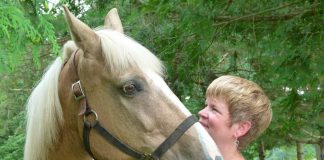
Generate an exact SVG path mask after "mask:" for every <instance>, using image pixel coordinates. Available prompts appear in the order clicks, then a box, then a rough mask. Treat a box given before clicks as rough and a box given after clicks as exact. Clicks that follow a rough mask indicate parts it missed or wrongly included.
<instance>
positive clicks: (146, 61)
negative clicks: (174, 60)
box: [96, 29, 164, 76]
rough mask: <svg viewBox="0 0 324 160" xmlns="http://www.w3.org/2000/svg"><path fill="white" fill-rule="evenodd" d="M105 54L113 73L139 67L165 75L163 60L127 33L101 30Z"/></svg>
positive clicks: (100, 35) (120, 72) (99, 33)
mask: <svg viewBox="0 0 324 160" xmlns="http://www.w3.org/2000/svg"><path fill="white" fill-rule="evenodd" d="M96 33H97V34H98V35H99V37H100V40H101V41H100V42H101V47H102V51H103V56H104V57H105V60H106V64H107V65H108V66H107V68H109V70H110V71H111V72H112V73H113V74H117V75H118V74H122V73H125V72H127V71H129V70H130V69H131V68H134V67H137V68H138V69H140V70H142V71H148V70H150V71H153V72H155V73H157V74H159V75H160V76H162V75H163V70H164V67H163V65H162V63H161V61H160V60H159V59H158V58H157V57H156V56H155V55H154V54H152V53H151V52H150V51H149V50H148V49H146V48H145V47H143V46H142V45H141V44H139V43H137V42H136V41H134V40H133V39H132V38H130V37H127V36H126V35H124V34H122V33H119V32H116V31H112V30H108V29H105V30H99V31H97V32H96Z"/></svg>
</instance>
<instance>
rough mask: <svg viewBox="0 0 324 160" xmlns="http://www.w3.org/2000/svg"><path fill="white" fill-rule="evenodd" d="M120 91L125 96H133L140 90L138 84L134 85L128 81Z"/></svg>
mask: <svg viewBox="0 0 324 160" xmlns="http://www.w3.org/2000/svg"><path fill="white" fill-rule="evenodd" d="M122 90H123V93H124V94H125V95H126V96H133V95H135V94H136V93H137V92H139V91H140V90H141V89H140V85H139V84H136V83H135V82H134V81H129V82H126V83H125V84H124V85H123V88H122Z"/></svg>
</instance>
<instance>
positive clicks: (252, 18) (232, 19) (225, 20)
mask: <svg viewBox="0 0 324 160" xmlns="http://www.w3.org/2000/svg"><path fill="white" fill-rule="evenodd" d="M299 2H300V1H295V2H292V3H288V4H285V5H282V6H279V7H275V8H270V9H267V10H264V11H260V12H257V13H252V14H248V15H244V16H240V17H231V16H218V17H215V21H216V22H219V21H223V22H220V23H216V24H214V26H220V25H224V24H229V23H232V22H237V21H254V22H258V21H278V20H288V19H291V18H293V17H295V16H298V15H301V14H306V13H312V12H313V10H312V9H307V10H303V11H298V12H297V11H295V12H293V13H289V14H285V15H277V16H258V15H260V14H264V13H268V12H273V11H276V10H280V9H283V8H286V7H289V6H292V5H294V4H297V3H299ZM319 4H320V3H316V2H315V3H314V4H312V5H311V7H312V8H313V7H316V6H317V5H319ZM310 15H313V14H310Z"/></svg>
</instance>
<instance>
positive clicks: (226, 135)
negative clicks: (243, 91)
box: [199, 98, 236, 146]
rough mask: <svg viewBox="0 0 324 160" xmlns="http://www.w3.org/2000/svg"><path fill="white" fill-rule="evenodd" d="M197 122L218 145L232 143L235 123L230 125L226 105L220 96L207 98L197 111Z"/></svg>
mask: <svg viewBox="0 0 324 160" xmlns="http://www.w3.org/2000/svg"><path fill="white" fill-rule="evenodd" d="M199 117H200V119H199V122H200V123H201V124H202V125H203V126H204V128H205V129H206V130H207V132H208V133H209V134H210V135H211V137H212V138H213V139H214V141H215V143H216V144H217V145H219V146H222V145H223V144H229V143H232V144H234V141H235V136H234V135H235V130H236V125H232V126H231V125H230V122H231V120H230V114H229V108H228V105H227V104H226V103H225V101H223V100H222V99H220V98H216V99H215V98H207V99H206V107H205V108H204V109H202V110H201V111H200V112H199Z"/></svg>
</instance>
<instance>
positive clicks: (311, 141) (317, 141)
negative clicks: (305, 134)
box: [288, 134, 320, 144]
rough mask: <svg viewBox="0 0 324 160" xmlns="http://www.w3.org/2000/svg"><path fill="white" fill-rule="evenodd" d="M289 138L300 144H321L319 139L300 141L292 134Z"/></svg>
mask: <svg viewBox="0 0 324 160" xmlns="http://www.w3.org/2000/svg"><path fill="white" fill-rule="evenodd" d="M288 138H289V139H291V140H293V141H296V142H300V143H306V144H319V143H320V140H319V139H315V140H314V139H311V140H305V139H298V138H296V137H294V136H292V135H291V134H288Z"/></svg>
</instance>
